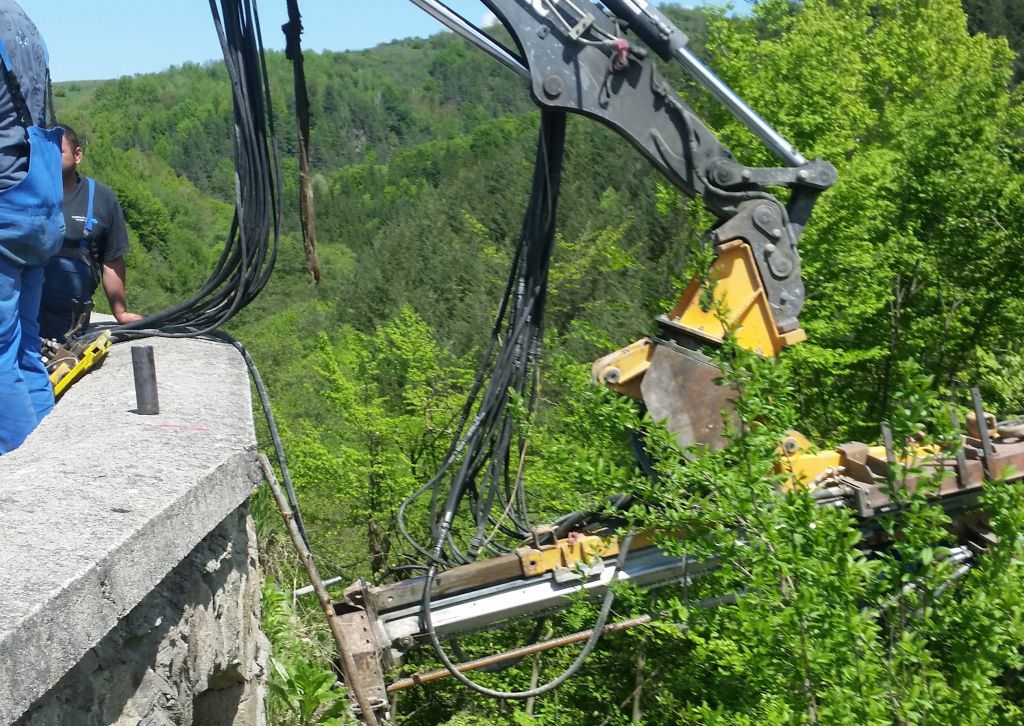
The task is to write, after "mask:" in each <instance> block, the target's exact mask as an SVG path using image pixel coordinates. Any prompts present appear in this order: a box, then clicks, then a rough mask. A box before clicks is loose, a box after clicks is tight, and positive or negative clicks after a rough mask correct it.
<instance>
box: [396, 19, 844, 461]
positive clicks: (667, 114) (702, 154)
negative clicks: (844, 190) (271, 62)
mask: <svg viewBox="0 0 1024 726" xmlns="http://www.w3.org/2000/svg"><path fill="white" fill-rule="evenodd" d="M412 1H413V2H414V3H415V4H416V5H418V6H420V7H421V8H423V9H425V10H427V11H428V12H430V13H431V14H432V15H434V16H435V17H437V18H438V19H440V20H441V21H442V22H444V23H445V24H446V25H448V26H449V27H450V28H452V29H453V30H454V31H456V32H457V33H459V34H460V35H462V36H463V37H466V38H467V39H469V40H470V41H471V42H474V43H475V44H476V45H478V46H479V47H481V48H482V49H483V50H485V51H486V52H488V53H490V54H491V55H492V56H494V57H495V58H496V59H497V60H499V61H500V62H501V63H503V64H504V65H506V66H508V67H509V68H511V69H513V70H515V71H517V72H518V73H520V74H521V75H522V76H523V77H524V78H526V79H527V81H528V83H529V86H530V91H531V94H532V96H533V98H534V100H535V101H536V103H537V104H538V105H540V106H541V107H545V108H550V109H557V110H560V111H565V112H570V113H577V114H580V115H583V116H586V117H588V118H591V119H594V120H596V121H599V122H601V123H603V124H604V125H606V126H608V127H609V128H611V129H614V130H615V131H616V132H618V133H619V134H620V135H622V136H623V137H624V138H625V139H626V140H628V141H629V142H630V143H631V144H632V145H633V146H634V147H635V148H636V149H637V150H638V151H639V152H640V153H641V154H643V155H644V157H645V158H646V159H647V160H648V161H649V162H650V163H651V164H652V165H653V166H654V167H655V168H657V169H658V171H660V172H661V173H662V175H663V176H664V177H665V178H666V179H667V180H668V181H669V182H670V183H671V184H672V185H673V186H675V187H676V188H677V189H679V190H680V191H681V192H683V193H684V194H686V195H688V196H691V197H699V198H700V199H701V200H702V201H703V203H704V205H705V206H706V207H707V209H708V210H710V211H711V212H712V213H713V214H714V216H715V217H716V223H715V225H714V227H713V228H712V229H711V231H710V240H711V242H712V243H713V245H714V250H715V254H716V258H715V261H714V262H713V264H712V266H711V269H710V270H709V271H708V273H707V275H706V276H702V278H701V279H695V280H693V281H691V283H690V284H689V285H688V286H687V287H686V289H685V290H684V291H683V294H682V295H681V296H680V298H679V301H678V302H677V304H676V305H675V306H674V307H673V309H672V310H670V311H668V312H667V313H666V314H665V315H662V316H660V317H659V319H658V324H659V332H658V334H657V335H656V336H652V337H648V338H644V339H642V340H639V341H637V342H635V343H633V344H632V345H629V346H627V347H626V348H624V349H622V350H619V351H617V352H615V353H612V354H610V355H608V356H605V357H603V358H601V359H600V360H598V361H597V362H596V363H595V365H594V369H593V376H594V379H595V380H597V381H599V382H601V383H603V384H605V385H608V386H610V387H612V388H614V389H615V390H617V391H619V392H620V393H623V394H625V395H629V396H631V397H633V398H636V399H638V400H641V401H643V402H644V404H645V405H646V406H647V408H648V410H650V411H651V413H652V415H653V416H654V417H655V418H656V419H659V420H665V421H666V423H667V425H668V427H669V429H670V430H671V431H673V433H675V434H676V436H677V438H678V440H679V442H680V444H682V445H684V446H685V445H689V444H693V443H700V444H705V445H708V446H710V447H712V448H717V447H719V446H721V445H722V444H723V440H722V437H721V432H722V428H723V427H722V421H721V416H720V412H721V411H722V409H723V407H728V401H729V398H730V396H731V392H730V391H728V390H727V389H722V388H721V387H719V386H717V385H715V383H714V380H715V379H716V378H717V377H718V369H717V367H715V365H714V364H713V363H712V361H711V360H710V359H709V358H708V357H707V356H706V355H705V351H706V349H707V348H708V347H714V346H715V345H717V344H718V343H720V342H721V341H722V339H723V338H724V336H725V334H726V332H727V330H728V331H730V332H732V333H733V334H734V335H735V336H736V340H737V342H738V343H739V345H741V346H743V347H746V348H748V349H750V350H752V351H756V352H758V353H760V354H762V355H765V356H769V357H773V356H775V355H777V354H778V353H779V351H780V350H781V349H782V348H784V347H786V346H787V345H791V344H794V343H798V342H800V341H802V340H804V339H805V337H806V336H805V335H804V333H803V330H802V329H801V328H800V322H799V318H800V312H801V310H802V308H803V304H804V297H805V296H804V285H803V280H802V278H801V272H800V254H799V250H798V242H799V239H800V235H801V233H802V232H803V229H804V226H805V225H806V224H807V221H808V219H809V218H810V215H811V210H812V209H813V207H814V204H815V202H816V201H817V199H818V196H819V195H820V194H821V193H822V192H823V191H825V190H826V189H828V188H829V187H830V186H831V185H832V184H833V183H834V182H835V178H836V174H835V169H834V167H833V166H832V165H831V164H829V163H828V162H826V161H822V160H820V159H815V160H810V161H809V160H807V159H805V158H804V157H803V155H801V154H800V152H799V151H797V150H796V149H795V148H794V147H793V146H792V145H791V144H790V143H789V142H787V141H786V140H785V139H784V138H783V137H782V136H781V135H780V134H779V133H778V132H777V131H775V130H774V129H773V128H772V127H771V126H770V125H769V124H768V123H767V122H766V121H765V120H764V119H762V118H761V117H760V116H759V115H758V114H757V113H755V112H754V111H753V110H752V109H751V108H750V107H749V106H747V104H746V103H744V102H743V101H742V100H741V99H740V98H739V97H738V96H737V95H736V94H735V93H733V92H732V91H731V90H730V89H729V88H728V86H726V85H725V83H723V82H722V81H721V80H720V79H719V78H717V77H716V76H715V75H714V73H712V72H711V71H710V70H709V69H708V68H707V67H706V66H705V65H704V64H702V63H701V62H700V60H699V59H697V58H696V56H694V55H693V53H692V52H690V50H689V49H688V47H687V38H686V36H685V34H684V33H683V32H682V31H681V30H679V29H678V28H677V27H676V26H674V25H673V24H672V23H671V21H669V19H668V18H667V17H665V15H664V14H662V13H661V12H660V11H659V10H657V9H656V8H655V7H653V6H652V5H650V4H648V3H646V2H637V1H636V0H607V1H606V2H604V3H603V8H602V7H599V6H598V5H596V4H594V3H591V2H588V1H587V0H483V4H484V5H486V6H487V7H488V8H489V9H490V10H491V12H493V13H494V15H495V16H496V17H497V18H498V20H499V21H500V22H501V23H502V25H503V26H504V27H505V29H506V30H507V31H508V33H509V35H510V36H511V38H512V41H513V43H514V44H515V49H514V50H510V49H507V48H504V47H502V46H501V45H500V44H499V43H498V42H497V41H495V40H494V39H493V38H491V37H489V36H487V35H486V34H485V33H483V32H482V31H480V30H479V29H477V28H475V27H473V26H472V25H470V24H469V23H467V22H466V21H465V20H464V19H462V18H460V17H459V16H457V15H456V14H454V13H453V12H451V11H450V10H449V9H448V8H447V7H446V6H444V5H443V3H441V2H438V1H437V0H412ZM637 40H639V41H642V43H640V42H637ZM654 54H656V55H657V56H660V57H661V58H662V59H663V60H665V61H668V62H675V63H678V64H679V65H681V66H682V67H683V69H684V70H685V71H686V72H687V73H688V74H689V75H690V76H691V77H692V78H693V79H694V80H695V81H696V82H697V83H698V84H700V85H701V86H702V87H703V88H704V89H706V90H707V91H708V92H709V93H711V94H712V95H714V96H715V97H716V98H717V99H718V100H719V101H720V102H721V103H723V104H724V105H725V106H726V107H727V108H728V109H729V110H730V111H731V112H732V113H733V114H734V115H735V116H736V118H738V119H739V120H740V121H741V122H742V123H744V124H745V125H746V126H747V128H749V129H750V130H751V132H753V133H754V134H755V135H756V136H757V137H758V138H760V139H761V140H762V141H763V142H764V143H765V145H766V146H768V148H770V149H771V150H772V152H774V153H775V154H776V155H777V156H778V157H779V158H780V160H781V162H782V163H783V165H782V166H778V167H752V166H745V165H743V164H742V163H740V162H739V161H737V160H736V159H735V158H734V157H733V155H732V153H731V152H730V151H729V150H728V149H727V148H725V146H723V145H722V143H721V142H720V141H719V140H718V139H717V137H716V136H715V134H714V133H713V132H712V131H711V129H709V128H708V127H707V125H706V124H705V123H704V122H703V121H702V120H701V119H700V118H699V117H698V116H697V115H696V113H694V111H693V109H692V108H691V107H690V106H689V105H687V103H686V102H685V101H684V100H683V99H682V98H680V96H679V95H678V94H677V93H676V92H675V91H674V90H673V88H672V86H671V84H670V83H668V82H667V81H666V80H665V79H664V77H663V76H662V75H661V73H660V72H659V70H658V68H657V66H656V65H655V62H654V59H653V55H654ZM778 189H786V190H789V191H788V195H787V201H786V202H785V203H783V202H782V201H781V200H780V199H779V198H778V197H777V196H776V195H775V194H774V193H772V190H778ZM709 288H710V291H711V294H710V295H707V294H706V293H707V292H708V290H709ZM709 303H710V304H709Z"/></svg>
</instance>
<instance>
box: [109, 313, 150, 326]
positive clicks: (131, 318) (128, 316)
mask: <svg viewBox="0 0 1024 726" xmlns="http://www.w3.org/2000/svg"><path fill="white" fill-rule="evenodd" d="M114 317H115V318H116V319H117V322H119V323H121V324H122V325H124V324H125V323H134V322H135V321H136V320H142V318H143V317H144V316H143V315H139V314H138V313H130V312H128V311H127V310H124V311H122V312H119V313H114Z"/></svg>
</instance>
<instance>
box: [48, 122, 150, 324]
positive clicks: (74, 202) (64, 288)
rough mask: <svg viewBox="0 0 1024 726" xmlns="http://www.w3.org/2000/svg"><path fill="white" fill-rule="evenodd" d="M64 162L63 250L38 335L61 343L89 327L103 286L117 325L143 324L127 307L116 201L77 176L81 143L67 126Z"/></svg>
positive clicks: (52, 271)
mask: <svg viewBox="0 0 1024 726" xmlns="http://www.w3.org/2000/svg"><path fill="white" fill-rule="evenodd" d="M61 126H62V128H63V129H64V140H63V156H62V157H61V163H62V174H63V183H64V230H65V231H64V244H63V245H62V246H61V248H60V250H59V251H58V252H57V254H56V255H54V256H53V257H51V258H50V261H49V262H48V263H47V264H46V272H45V275H44V282H43V300H42V304H41V306H40V309H39V332H40V335H41V336H42V337H43V338H48V339H50V340H55V341H57V342H58V343H60V342H63V340H64V335H65V334H66V333H67V332H68V330H69V329H71V328H74V327H75V326H76V325H78V324H79V323H84V322H88V317H89V312H90V311H91V310H92V296H93V293H94V292H95V291H96V288H97V287H98V286H99V285H100V284H102V285H103V291H104V292H105V293H106V295H107V300H108V301H109V302H110V312H112V313H113V314H114V318H116V319H117V322H119V323H131V322H134V321H136V320H141V319H142V316H141V315H139V314H137V313H133V312H129V310H128V306H127V303H126V301H125V264H124V256H125V255H126V254H128V229H127V227H126V226H125V223H124V212H123V211H122V210H121V204H120V203H119V202H118V201H117V195H116V194H114V191H113V190H112V189H111V188H110V187H108V186H107V185H106V184H101V183H100V182H98V181H96V180H95V179H91V178H89V177H85V176H82V175H81V174H79V173H78V165H79V164H81V163H82V155H83V150H82V142H81V140H80V138H79V136H78V133H77V132H76V131H75V130H74V129H72V128H71V127H70V126H68V125H67V124H61Z"/></svg>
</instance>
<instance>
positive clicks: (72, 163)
mask: <svg viewBox="0 0 1024 726" xmlns="http://www.w3.org/2000/svg"><path fill="white" fill-rule="evenodd" d="M61 128H63V129H64V141H63V142H62V143H61V155H60V162H61V171H62V172H63V173H64V174H65V175H67V174H73V173H74V172H75V170H76V169H77V168H78V165H79V164H81V163H82V141H81V139H79V138H78V132H76V131H75V130H74V129H73V128H71V127H70V126H68V125H67V124H63V123H62V124H61Z"/></svg>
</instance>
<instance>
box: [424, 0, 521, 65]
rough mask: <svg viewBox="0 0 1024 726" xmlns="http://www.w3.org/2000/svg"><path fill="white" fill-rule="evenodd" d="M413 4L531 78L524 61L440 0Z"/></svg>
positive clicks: (501, 61)
mask: <svg viewBox="0 0 1024 726" xmlns="http://www.w3.org/2000/svg"><path fill="white" fill-rule="evenodd" d="M409 2H411V3H412V4H413V5H415V6H416V7H418V8H419V9H420V10H422V11H423V12H425V13H426V14H427V15H429V16H430V17H432V18H434V20H436V21H438V22H439V23H441V24H442V25H444V26H445V27H447V28H448V29H449V30H451V31H452V32H453V33H455V34H456V35H459V36H461V37H462V38H464V39H465V40H467V41H468V42H470V43H472V44H473V45H475V46H476V47H477V48H479V49H480V50H482V51H484V52H485V53H487V54H488V55H490V56H491V57H492V58H494V59H495V60H496V61H498V62H499V63H501V64H502V65H503V66H505V67H506V68H508V69H510V70H513V71H515V72H516V73H518V74H519V75H520V76H522V77H523V78H525V79H526V80H530V70H529V69H528V68H527V67H526V66H525V65H523V62H522V61H521V60H519V59H518V58H516V57H515V56H514V55H512V54H511V53H509V52H508V51H507V50H505V48H503V47H502V46H501V45H499V44H498V43H497V42H495V41H494V39H493V38H491V36H489V35H487V33H484V32H482V31H481V30H480V29H479V28H477V27H476V26H475V25H473V24H472V23H470V22H469V21H468V20H466V19H465V18H464V17H462V16H461V15H459V14H458V13H457V12H455V11H454V10H452V9H451V8H450V7H448V6H447V5H445V4H444V3H443V2H440V1H439V0H409Z"/></svg>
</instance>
